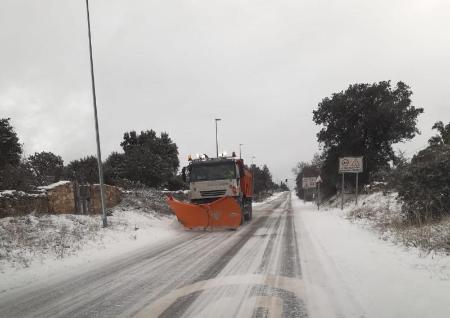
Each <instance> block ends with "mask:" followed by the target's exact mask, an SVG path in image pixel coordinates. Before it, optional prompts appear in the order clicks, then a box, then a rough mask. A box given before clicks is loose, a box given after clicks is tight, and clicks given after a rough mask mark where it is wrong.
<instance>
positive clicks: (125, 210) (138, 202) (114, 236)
mask: <svg viewBox="0 0 450 318" xmlns="http://www.w3.org/2000/svg"><path fill="white" fill-rule="evenodd" d="M162 200H163V196H161V194H159V195H158V194H157V193H155V191H154V190H149V191H145V190H140V191H138V192H133V193H130V194H128V195H127V196H126V199H125V200H124V201H123V203H122V204H121V205H119V206H117V207H115V208H114V209H112V215H111V216H108V227H107V228H103V227H102V222H101V217H100V216H99V215H92V216H90V215H89V216H88V215H73V214H63V215H41V216H39V217H38V216H35V215H32V214H31V215H26V216H21V217H7V218H2V219H0V293H1V292H3V291H5V290H9V289H12V288H17V287H21V286H24V285H26V284H28V283H30V282H32V281H35V280H38V279H46V278H49V277H51V276H53V275H57V274H58V273H64V272H67V271H68V272H70V271H76V270H77V269H78V268H84V267H86V266H87V265H89V264H91V263H98V262H102V261H105V260H108V259H111V258H112V257H114V256H118V255H122V254H124V253H127V252H130V251H133V250H135V249H138V248H141V247H144V246H150V245H152V244H156V243H157V242H160V241H162V240H165V239H169V238H172V237H174V236H176V235H179V234H180V233H182V231H180V229H181V227H180V225H179V224H178V222H177V221H176V219H175V218H174V217H173V216H172V215H168V214H165V213H164V212H162V213H160V211H158V210H157V209H156V210H155V207H160V206H162V203H161V202H162ZM160 201H161V202H160Z"/></svg>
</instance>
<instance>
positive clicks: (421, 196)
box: [395, 144, 450, 225]
mask: <svg viewBox="0 0 450 318" xmlns="http://www.w3.org/2000/svg"><path fill="white" fill-rule="evenodd" d="M449 158H450V145H446V144H442V145H432V146H430V147H428V148H426V149H424V150H422V151H420V152H419V153H418V154H417V155H416V156H414V157H413V159H412V160H411V163H410V164H406V165H403V166H401V167H399V168H398V169H397V171H396V172H395V175H396V182H395V187H396V189H397V190H398V195H399V198H400V199H401V200H402V201H403V202H404V204H403V212H404V213H406V215H407V217H408V219H410V220H411V221H413V222H414V223H417V224H419V225H420V224H422V223H424V222H427V221H430V220H436V219H440V218H441V217H442V216H443V215H445V214H450V160H449Z"/></svg>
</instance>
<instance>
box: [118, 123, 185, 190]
mask: <svg viewBox="0 0 450 318" xmlns="http://www.w3.org/2000/svg"><path fill="white" fill-rule="evenodd" d="M120 145H121V146H122V148H123V150H124V152H125V155H124V158H125V162H126V172H125V176H126V178H128V179H129V180H132V181H139V182H141V183H143V184H146V185H148V186H152V187H159V186H161V185H164V184H167V183H168V182H169V180H171V179H172V178H173V177H175V176H176V173H177V170H178V167H179V164H180V162H179V159H178V147H177V145H176V144H175V143H174V142H173V141H172V140H171V139H170V137H169V135H168V134H167V133H161V134H160V136H157V135H156V132H155V131H153V130H147V131H142V132H141V133H140V134H139V135H138V134H136V132H135V131H131V132H126V133H125V134H124V137H123V141H122V143H121V144H120Z"/></svg>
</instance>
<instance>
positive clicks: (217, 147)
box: [214, 118, 221, 158]
mask: <svg viewBox="0 0 450 318" xmlns="http://www.w3.org/2000/svg"><path fill="white" fill-rule="evenodd" d="M214 121H215V122H216V157H217V158H219V142H218V141H217V122H218V121H221V119H220V118H215V119H214Z"/></svg>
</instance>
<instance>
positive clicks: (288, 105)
mask: <svg viewBox="0 0 450 318" xmlns="http://www.w3.org/2000/svg"><path fill="white" fill-rule="evenodd" d="M90 5H91V19H92V21H91V23H92V33H93V41H94V43H93V49H94V63H95V72H96V85H97V98H98V99H97V102H98V108H99V119H100V129H101V141H102V148H103V157H104V158H106V157H107V155H108V154H109V153H110V152H111V151H113V150H120V146H119V143H120V141H121V139H122V136H123V133H124V132H125V131H129V130H137V131H140V130H146V129H154V130H156V131H157V132H161V131H166V132H168V133H169V135H170V136H171V138H172V139H173V140H174V141H175V142H176V143H177V145H178V147H179V151H180V159H181V163H182V164H183V165H184V164H185V163H186V159H187V155H188V154H189V153H193V154H195V153H208V154H214V153H215V135H214V118H216V117H219V118H221V119H222V121H221V122H220V123H219V148H220V150H227V151H228V153H230V152H231V151H232V150H235V151H238V149H239V146H238V145H239V144H240V143H242V144H244V146H243V147H242V151H243V156H244V158H245V159H247V160H249V161H250V160H251V159H250V158H251V156H255V157H256V159H255V162H256V163H257V164H258V165H260V164H264V163H265V164H267V165H268V166H269V168H270V169H271V170H272V172H273V174H274V177H275V180H279V179H281V178H290V177H292V175H291V169H292V168H293V167H294V166H295V164H296V163H297V162H298V161H306V160H310V159H311V158H312V156H313V154H314V153H315V152H316V151H317V150H318V145H317V142H316V136H315V135H316V133H317V132H318V130H319V127H316V126H315V125H314V124H313V122H312V111H313V109H315V108H316V107H317V104H318V102H320V100H321V99H322V98H324V97H326V96H329V95H331V94H332V93H333V92H338V91H341V90H345V89H346V88H347V87H348V85H349V84H351V83H356V82H367V83H372V82H376V81H381V80H392V81H393V82H394V83H395V82H396V81H399V80H402V81H404V82H406V83H407V84H408V85H410V86H411V88H412V90H413V92H414V95H413V104H414V105H415V106H419V107H424V108H425V113H424V114H423V115H421V116H420V119H419V123H418V125H419V129H420V130H421V131H422V135H421V136H418V137H416V138H415V139H414V140H412V141H411V142H408V143H406V144H404V145H401V146H400V147H401V148H402V149H405V150H407V151H408V153H410V154H413V153H414V152H415V151H416V150H418V149H420V148H421V147H422V146H424V145H425V144H426V142H427V139H428V138H429V137H430V136H431V135H433V134H434V132H432V131H431V126H432V125H433V123H434V122H435V121H438V120H443V121H446V122H448V121H450V103H449V101H450V97H449V88H450V87H449V84H450V81H449V76H450V58H449V57H450V1H447V0H442V1H440V0H404V1H403V0H377V1H373V0H370V1H362V0H346V1H342V0H340V1H333V0H328V1H325V0H314V1H312V0H311V1H302V0H293V1H287V0H271V1H267V0H247V1H246V0H223V1H216V0H190V1H176V0H173V1H170V0H159V1H156V0H155V1H151V0H145V1H144V0H140V1H138V0H133V1H131V0H127V1H125V0H122V1H117V0H115V1H113V0H91V1H90ZM0 43H1V47H0V117H11V118H12V124H13V125H14V127H15V128H16V131H17V132H18V134H19V137H20V140H21V142H22V143H23V144H24V149H25V154H26V155H30V154H32V153H34V152H35V151H42V150H47V151H52V152H54V153H56V154H60V155H61V156H62V157H63V159H64V160H65V162H66V163H67V162H68V161H70V160H73V159H77V158H80V157H82V156H86V155H90V154H95V139H94V136H95V135H94V129H93V128H94V123H93V111H92V99H91V90H90V88H91V86H90V85H91V84H90V73H89V55H88V42H87V25H86V11H85V2H84V0H64V1H61V0H39V1H37V0H28V1H25V0H1V1H0Z"/></svg>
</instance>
